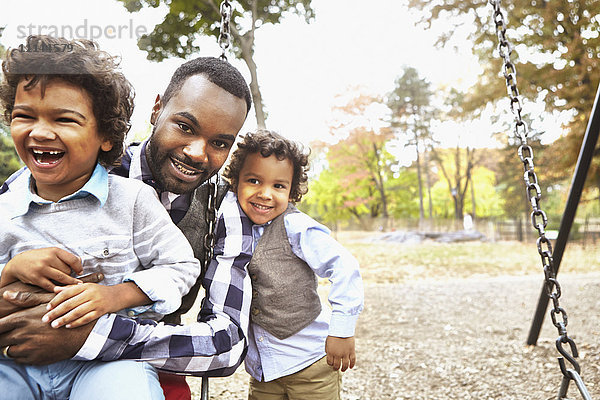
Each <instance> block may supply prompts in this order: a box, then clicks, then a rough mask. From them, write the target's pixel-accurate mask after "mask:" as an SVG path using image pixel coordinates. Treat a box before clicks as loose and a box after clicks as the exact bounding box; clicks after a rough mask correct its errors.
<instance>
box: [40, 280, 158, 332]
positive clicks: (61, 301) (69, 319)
mask: <svg viewBox="0 0 600 400" xmlns="http://www.w3.org/2000/svg"><path fill="white" fill-rule="evenodd" d="M54 291H55V292H56V293H58V294H57V295H56V297H54V299H52V300H51V301H50V303H48V310H49V312H47V313H46V314H45V315H44V316H43V317H42V321H44V322H50V323H51V324H50V325H51V326H52V327H53V328H60V327H61V326H63V325H65V326H66V327H67V328H77V327H78V326H82V325H85V324H88V323H90V322H92V321H95V320H97V319H98V318H100V317H101V316H103V315H104V314H108V313H111V312H116V311H119V310H122V309H124V308H129V307H137V306H142V305H145V304H150V303H151V302H152V301H151V300H150V299H149V298H148V296H146V295H145V294H144V292H142V291H141V290H140V288H138V287H137V286H136V284H135V283H133V282H124V283H119V284H118V285H114V286H104V285H98V284H96V283H82V284H79V285H74V286H66V287H61V286H57V287H55V288H54Z"/></svg>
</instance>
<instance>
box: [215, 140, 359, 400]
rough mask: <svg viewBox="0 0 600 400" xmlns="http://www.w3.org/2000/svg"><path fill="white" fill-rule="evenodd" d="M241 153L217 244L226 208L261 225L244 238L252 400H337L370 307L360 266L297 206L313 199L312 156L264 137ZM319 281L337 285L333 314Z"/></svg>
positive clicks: (230, 174) (231, 169)
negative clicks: (248, 250) (249, 251)
mask: <svg viewBox="0 0 600 400" xmlns="http://www.w3.org/2000/svg"><path fill="white" fill-rule="evenodd" d="M237 146H238V147H237V149H236V150H235V152H234V153H233V155H232V157H231V161H230V163H229V165H228V166H227V167H226V169H225V171H224V177H225V178H227V180H228V181H229V182H230V184H231V190H232V192H229V193H228V194H227V195H226V197H225V200H224V201H223V204H225V207H223V206H222V207H221V212H222V214H223V215H222V218H220V219H219V223H218V225H217V231H216V234H217V243H218V242H219V240H218V237H219V236H223V235H225V234H229V231H228V229H227V228H228V226H229V225H233V224H234V222H235V221H231V220H228V217H227V214H226V211H227V208H228V207H236V208H237V207H239V209H241V211H238V212H237V214H236V215H240V214H241V215H243V217H242V218H244V216H247V217H248V218H249V219H250V221H252V223H253V224H254V225H252V231H251V232H244V233H243V236H242V237H241V238H240V240H251V241H252V243H253V255H252V259H251V261H250V262H249V264H248V271H249V274H250V278H251V280H252V302H251V310H250V315H251V318H250V327H249V333H248V337H249V340H248V342H249V344H248V354H247V356H246V359H245V366H246V370H247V371H248V373H249V374H250V375H251V380H250V388H249V395H248V398H249V399H251V400H258V399H260V400H265V399H267V400H271V399H282V400H283V399H289V400H295V399H298V400H300V399H320V400H330V399H331V400H334V399H339V398H340V387H341V374H340V372H339V371H338V370H339V369H340V367H341V370H342V371H345V370H346V369H347V368H352V367H354V363H355V361H356V356H355V350H354V328H355V324H356V321H357V318H358V315H359V313H360V311H361V310H362V308H363V288H362V280H361V277H360V273H359V267H358V263H357V261H356V260H355V258H354V257H353V256H352V255H351V254H350V253H349V252H348V251H347V250H346V249H344V248H343V247H342V246H341V245H340V244H339V243H338V242H336V241H335V240H334V239H333V238H332V237H331V236H330V235H329V230H328V229H327V228H326V227H324V226H323V225H321V224H319V223H318V222H316V221H315V220H313V219H312V218H310V217H309V216H308V215H306V214H304V213H302V212H300V211H298V210H297V209H296V207H295V206H294V203H295V202H298V201H300V199H301V198H302V195H303V194H305V193H306V192H307V180H308V178H307V174H306V171H307V170H308V155H307V154H306V153H305V152H304V151H303V149H302V147H301V146H299V145H298V144H296V143H294V142H292V141H290V140H288V139H286V138H284V137H282V136H280V135H278V134H276V133H274V132H270V131H267V130H259V131H257V132H255V133H249V134H247V135H246V136H245V137H243V139H242V140H241V142H239V143H238V145H237ZM242 225H243V224H242ZM215 251H218V250H217V249H216V250H215ZM217 269H218V267H217ZM317 276H319V277H324V278H328V279H329V280H330V282H331V283H332V285H331V290H330V292H329V302H330V303H331V306H332V309H330V308H329V307H321V301H320V299H319V295H318V293H317V283H318V282H317ZM206 283H207V284H208V285H210V279H207V282H206ZM207 290H208V291H210V290H209V289H208V288H207Z"/></svg>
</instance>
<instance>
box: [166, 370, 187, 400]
mask: <svg viewBox="0 0 600 400" xmlns="http://www.w3.org/2000/svg"><path fill="white" fill-rule="evenodd" d="M158 380H159V381H160V386H161V387H162V390H163V393H164V394H165V400H192V391H191V390H190V387H189V385H188V383H187V382H186V380H185V376H182V375H174V374H167V373H164V372H159V373H158Z"/></svg>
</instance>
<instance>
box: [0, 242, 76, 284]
mask: <svg viewBox="0 0 600 400" xmlns="http://www.w3.org/2000/svg"><path fill="white" fill-rule="evenodd" d="M82 271H83V267H82V265H81V259H80V258H79V257H77V256H76V255H74V254H71V253H69V252H68V251H66V250H63V249H59V248H57V247H47V248H43V249H35V250H27V251H24V252H22V253H19V254H17V255H16V256H14V257H13V258H12V259H11V260H10V261H9V262H8V263H6V265H5V266H4V269H3V270H2V275H1V276H0V287H1V286H6V285H8V284H9V283H13V282H16V281H21V282H23V283H28V284H31V285H35V286H39V287H41V288H42V289H45V290H47V291H49V292H52V291H53V290H54V288H55V287H56V283H54V282H58V283H62V284H65V285H76V284H78V283H81V281H80V280H79V279H76V278H73V277H72V276H70V275H69V274H71V273H72V272H75V273H76V274H80V273H81V272H82ZM53 281H54V282H53Z"/></svg>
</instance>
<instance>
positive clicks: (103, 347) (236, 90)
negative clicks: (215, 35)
mask: <svg viewBox="0 0 600 400" xmlns="http://www.w3.org/2000/svg"><path fill="white" fill-rule="evenodd" d="M250 104H251V99H250V93H249V90H248V86H247V84H246V82H245V81H244V79H243V77H242V76H241V74H240V73H239V71H237V70H236V69H235V68H233V67H232V66H231V65H230V64H228V63H227V62H225V61H222V60H219V59H216V58H199V59H195V60H192V61H189V62H187V63H185V64H183V65H182V66H181V67H180V68H178V70H177V71H176V72H175V74H174V75H173V77H172V79H171V82H170V83H169V86H168V87H167V89H166V91H165V93H164V95H163V96H162V97H160V96H157V98H156V102H155V105H154V107H153V109H152V115H151V123H152V125H153V126H154V128H153V131H152V135H151V137H150V138H149V140H148V141H146V142H144V143H142V144H140V145H134V146H132V147H131V148H130V149H128V152H127V155H126V156H125V157H124V159H123V162H122V165H121V166H120V167H119V168H117V169H115V170H114V171H113V172H114V173H118V174H120V175H124V176H129V177H132V178H136V179H141V180H143V181H144V182H146V183H148V184H150V185H151V186H153V187H154V188H155V189H156V190H157V192H158V193H159V196H160V198H161V201H162V203H163V205H165V207H166V208H167V210H168V211H169V213H170V214H171V217H172V219H173V221H174V222H175V223H176V224H177V225H178V226H179V227H180V229H181V230H182V231H183V232H184V234H185V236H186V238H187V239H188V240H189V241H190V243H191V244H192V247H193V248H194V253H195V255H196V257H197V258H199V259H200V260H201V261H202V260H203V259H204V251H203V243H204V232H205V231H206V229H207V228H206V222H205V219H204V215H205V214H204V213H205V212H206V204H207V202H208V188H207V185H206V184H205V183H206V182H207V180H208V179H209V178H210V177H211V176H213V175H214V174H216V173H217V171H218V170H219V169H220V168H221V166H222V165H223V163H224V162H225V160H226V158H227V156H228V154H229V150H230V149H231V147H232V145H233V143H234V141H235V137H236V135H237V133H238V132H239V130H240V129H241V127H242V125H243V123H244V120H245V118H246V115H247V113H248V111H249V109H250ZM6 190H10V179H9V181H7V183H6V184H5V185H4V186H3V187H2V189H1V190H0V193H1V192H2V191H6ZM243 256H244V255H243ZM249 259H250V253H249V252H248V254H247V260H249ZM238 261H239V262H242V263H243V262H244V260H238ZM207 274H210V271H209V272H208V273H207ZM213 279H217V280H218V279H221V280H222V281H221V282H219V283H220V284H221V285H213V287H214V288H215V292H214V293H212V292H211V294H210V295H211V302H212V303H216V304H217V307H213V309H215V308H216V309H218V310H221V312H216V313H214V314H210V315H204V316H202V318H199V319H200V322H196V323H194V324H191V325H187V326H182V325H178V326H171V325H163V324H160V325H156V324H155V323H152V322H151V321H137V320H133V319H128V318H123V317H121V316H117V315H114V314H109V315H105V316H103V317H101V318H100V319H99V320H98V321H96V322H95V323H92V324H89V325H86V326H83V327H81V328H76V329H65V328H60V329H54V328H51V327H50V326H49V325H48V324H45V323H42V322H41V317H42V315H43V314H44V313H45V312H46V307H45V304H42V305H39V306H36V307H33V308H29V309H25V310H21V311H17V312H15V313H13V314H11V315H8V316H7V317H5V318H2V319H0V349H2V354H3V355H4V356H7V357H10V358H13V359H15V360H16V361H17V362H20V363H27V364H46V363H50V362H55V361H58V360H63V359H67V358H71V357H74V356H75V358H76V359H79V360H91V359H99V360H116V359H137V360H147V361H149V362H150V363H151V364H153V365H155V366H156V367H157V368H159V369H161V370H163V371H170V372H179V373H186V374H193V375H208V376H225V375H229V374H231V373H232V372H233V371H234V370H235V369H236V368H237V366H238V365H239V364H240V363H241V361H242V359H243V356H244V354H245V349H246V337H245V334H246V331H247V324H248V320H249V315H248V313H249V306H250V297H249V295H245V294H246V293H250V289H249V285H250V279H249V277H248V276H247V274H246V271H245V269H244V268H235V269H233V268H232V271H231V274H230V275H229V276H226V277H219V278H217V277H213ZM199 286H200V282H197V284H196V286H195V288H194V289H192V290H191V292H190V294H188V295H187V296H186V297H185V298H184V302H183V305H182V308H181V309H180V310H179V311H178V312H176V313H175V314H174V315H171V316H169V317H168V321H170V322H179V320H180V315H181V313H183V312H186V311H187V310H189V307H190V306H191V304H192V303H193V301H194V298H195V297H196V294H197V292H198V288H199ZM12 295H16V293H14V292H13V293H12ZM44 296H45V297H44ZM47 296H48V295H47V294H45V295H43V296H41V295H40V296H38V297H37V298H36V295H33V294H25V296H23V294H20V295H16V296H12V299H13V302H15V304H20V305H21V306H31V305H35V304H39V303H40V302H43V301H47V300H48V299H47ZM24 297H25V298H26V299H27V300H28V301H25V302H23V301H21V302H19V300H20V299H23V298H24ZM10 299H11V296H7V295H6V294H5V295H4V300H0V316H4V315H6V314H8V313H9V312H11V311H13V310H14V309H13V308H12V307H10V306H9V305H7V304H6V300H10ZM221 303H222V304H221ZM1 356H2V355H0V357H1Z"/></svg>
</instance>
